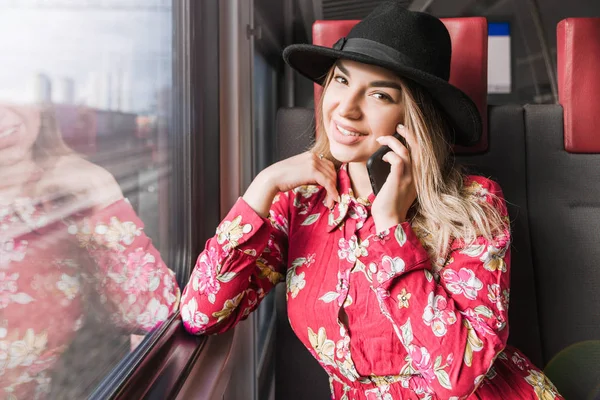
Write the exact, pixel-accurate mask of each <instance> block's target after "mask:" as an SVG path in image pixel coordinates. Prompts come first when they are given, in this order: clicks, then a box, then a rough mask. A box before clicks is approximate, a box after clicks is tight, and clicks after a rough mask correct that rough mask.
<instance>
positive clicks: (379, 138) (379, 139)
mask: <svg viewBox="0 0 600 400" xmlns="http://www.w3.org/2000/svg"><path fill="white" fill-rule="evenodd" d="M382 138H383V136H379V137H378V138H377V139H375V140H377V141H378V142H380V141H381V139H382Z"/></svg>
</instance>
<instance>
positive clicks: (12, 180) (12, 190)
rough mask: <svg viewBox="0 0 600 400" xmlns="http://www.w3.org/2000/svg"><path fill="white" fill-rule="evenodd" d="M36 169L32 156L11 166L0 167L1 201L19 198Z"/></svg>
mask: <svg viewBox="0 0 600 400" xmlns="http://www.w3.org/2000/svg"><path fill="white" fill-rule="evenodd" d="M35 167H36V165H35V162H34V161H33V159H32V157H31V155H29V156H28V157H24V158H22V159H21V160H19V161H17V162H16V163H13V164H10V165H0V200H4V201H7V200H8V201H11V200H12V199H14V197H16V196H18V195H19V193H20V192H21V188H22V187H23V185H24V184H25V182H27V180H28V179H29V177H30V175H31V173H32V172H33V171H34V169H35Z"/></svg>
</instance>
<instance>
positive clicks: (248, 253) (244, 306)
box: [181, 189, 289, 334]
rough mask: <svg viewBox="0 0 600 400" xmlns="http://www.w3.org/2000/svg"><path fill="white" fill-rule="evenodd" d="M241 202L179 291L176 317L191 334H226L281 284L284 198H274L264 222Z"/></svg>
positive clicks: (285, 214)
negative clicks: (182, 289) (178, 316)
mask: <svg viewBox="0 0 600 400" xmlns="http://www.w3.org/2000/svg"><path fill="white" fill-rule="evenodd" d="M249 190H250V189H249ZM245 197H246V196H245ZM245 197H244V198H245ZM265 197H266V196H265ZM244 198H240V199H238V201H237V202H236V204H235V205H234V206H233V208H232V209H231V211H230V212H229V214H227V216H226V217H225V218H224V219H223V221H222V222H221V223H220V224H219V227H218V228H217V232H216V235H215V236H214V237H212V238H211V239H209V240H208V242H207V243H206V248H205V250H204V251H203V252H202V253H201V254H200V256H199V257H198V260H197V262H196V266H195V267H194V271H193V272H192V276H191V277H190V281H189V283H188V284H187V286H186V287H185V289H184V291H183V295H182V301H181V317H182V319H183V323H184V326H185V327H186V329H187V330H188V331H189V332H190V333H193V334H204V333H222V332H224V331H226V330H228V329H229V328H231V327H233V326H234V325H236V324H237V323H238V322H239V321H241V320H243V319H245V318H246V317H247V316H248V315H249V314H250V312H252V311H253V310H255V309H256V308H257V307H258V304H259V302H260V300H262V298H263V297H264V296H265V295H266V294H267V293H268V292H269V290H271V288H273V287H274V286H275V285H276V284H277V283H278V282H281V281H282V280H283V270H284V268H285V261H286V260H285V257H286V256H285V250H286V249H287V225H288V222H287V221H289V216H288V193H281V194H279V195H277V196H276V197H275V199H274V200H273V203H272V205H271V207H270V210H268V213H266V214H269V217H268V218H265V217H262V216H260V215H259V214H257V212H256V211H255V210H254V209H253V208H252V207H251V206H250V205H249V204H248V203H247V202H246V200H244Z"/></svg>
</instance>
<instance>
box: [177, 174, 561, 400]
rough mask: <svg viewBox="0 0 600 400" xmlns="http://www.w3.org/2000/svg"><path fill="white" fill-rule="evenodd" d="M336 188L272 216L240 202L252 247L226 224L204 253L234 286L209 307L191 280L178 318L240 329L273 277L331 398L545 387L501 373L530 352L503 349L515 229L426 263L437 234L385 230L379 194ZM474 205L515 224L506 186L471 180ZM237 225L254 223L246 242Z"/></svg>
mask: <svg viewBox="0 0 600 400" xmlns="http://www.w3.org/2000/svg"><path fill="white" fill-rule="evenodd" d="M338 190H339V193H340V201H339V202H336V204H335V205H334V206H333V207H332V208H331V209H328V208H327V207H326V206H325V205H324V204H323V201H324V199H325V198H326V191H325V189H324V188H322V187H319V186H314V185H310V186H304V187H300V188H297V189H294V190H291V191H288V192H286V193H280V194H279V195H278V196H276V197H275V199H274V200H273V203H272V205H271V209H270V211H269V216H268V218H263V217H261V216H259V215H257V214H256V212H255V211H254V210H253V209H252V208H251V207H250V206H249V205H248V204H246V203H245V201H244V200H243V199H239V200H238V201H237V203H236V204H235V205H234V207H233V208H232V209H231V210H230V212H229V213H228V215H227V216H226V217H225V218H224V219H223V221H225V223H227V221H238V224H239V225H238V227H237V228H236V229H237V232H238V235H237V236H239V232H242V234H243V235H244V236H243V237H242V238H240V241H243V249H240V248H236V247H235V246H232V245H231V244H230V243H231V241H230V240H229V239H227V240H226V239H224V237H223V235H222V229H221V230H220V231H218V233H217V235H216V236H215V237H213V238H212V239H210V240H209V241H208V243H207V246H206V248H205V250H204V252H203V253H202V254H201V255H200V256H199V260H202V259H205V258H206V257H207V254H208V253H209V252H213V250H212V249H213V248H214V249H216V251H215V252H214V254H215V255H216V261H214V262H213V264H214V265H217V264H218V265H219V266H220V267H219V268H220V273H221V274H223V273H231V274H232V279H231V280H229V281H228V282H220V286H219V290H218V292H216V293H215V298H214V300H215V301H214V302H213V301H211V299H209V298H208V296H207V295H206V293H205V291H204V290H203V289H201V288H200V286H199V285H197V284H194V280H192V281H191V282H190V283H189V284H188V285H187V287H186V288H185V290H184V292H183V296H182V318H183V322H184V325H185V327H186V328H187V329H188V331H190V332H192V333H196V334H197V333H209V334H210V333H219V332H224V331H226V330H227V329H230V328H232V327H233V326H235V325H236V324H237V323H238V322H239V321H241V320H242V319H244V318H245V317H246V316H247V315H248V314H249V313H250V312H252V311H253V310H255V309H256V307H257V306H258V304H259V302H260V300H261V299H262V298H263V297H264V295H265V293H267V292H268V291H269V290H272V288H273V287H274V285H275V284H276V283H277V279H274V277H276V276H277V275H276V274H282V275H283V274H285V276H286V286H287V290H286V292H287V303H288V304H287V307H288V318H289V320H290V323H291V326H292V328H293V329H294V331H295V332H296V334H297V335H298V337H299V338H300V340H301V341H302V342H303V343H304V345H305V346H306V347H307V349H308V350H309V351H310V352H311V353H312V355H313V356H314V357H315V358H316V359H317V360H318V361H319V362H320V364H321V365H322V366H323V368H324V369H325V370H326V371H327V373H328V374H329V376H330V380H329V381H330V387H331V392H332V398H333V399H336V400H339V399H342V400H344V399H345V400H350V399H359V400H364V399H384V400H390V399H395V398H407V399H408V398H410V399H429V400H433V399H438V398H440V399H441V398H444V399H452V400H458V399H461V400H462V399H468V400H471V399H475V398H486V399H488V398H489V399H500V398H507V397H498V396H499V395H498V394H497V393H504V394H506V393H520V394H523V393H529V394H530V397H533V396H536V394H535V393H536V390H537V391H540V390H542V389H540V388H541V386H539V385H538V386H536V387H537V389H536V388H534V386H532V385H531V384H530V383H529V382H528V381H527V380H526V379H525V378H526V377H527V376H530V378H529V380H530V381H532V382H534V383H535V382H538V381H537V380H536V379H537V378H536V375H535V374H531V373H529V372H528V371H538V370H537V369H535V368H534V367H533V366H531V365H530V364H526V365H527V368H526V369H520V368H517V367H511V368H497V366H498V365H500V364H504V365H505V364H507V363H510V364H512V363H513V361H512V360H513V359H515V357H514V356H513V357H512V358H510V359H509V358H508V357H506V354H505V353H506V352H510V354H511V355H512V354H513V353H514V354H519V356H521V353H519V352H518V351H516V350H514V349H512V348H510V347H507V345H506V340H507V336H508V329H506V327H507V323H508V322H507V320H508V314H507V312H508V293H509V285H510V281H509V276H510V274H509V268H510V235H509V231H508V229H503V230H502V231H501V232H497V233H496V234H495V235H494V237H493V238H491V239H486V238H484V237H478V238H476V240H474V241H473V242H472V243H463V242H461V241H460V240H455V241H453V243H452V249H451V251H450V252H449V254H448V255H447V256H446V257H445V258H443V259H442V258H440V259H439V260H430V259H429V253H428V251H427V248H426V246H427V238H428V237H429V236H430V235H431V234H432V233H431V232H418V231H416V230H415V229H413V227H412V226H411V225H410V223H409V222H404V223H402V224H398V225H397V226H394V227H391V228H390V229H388V230H386V231H383V232H379V233H376V232H377V231H376V229H375V225H374V221H373V218H372V216H371V215H370V204H371V203H372V199H371V198H369V200H360V199H356V198H355V197H354V194H353V192H352V189H351V182H350V179H349V176H348V173H347V168H346V165H345V164H344V165H342V167H341V168H340V169H339V171H338ZM465 196H466V197H467V198H468V199H470V200H471V201H474V202H488V203H490V204H491V205H493V206H494V207H496V208H497V209H498V211H499V212H500V213H501V214H502V215H503V217H506V215H507V212H506V208H505V205H504V202H503V201H502V193H501V190H500V188H499V187H498V186H497V185H496V184H495V183H494V182H492V181H490V180H488V179H486V178H482V177H467V178H466V181H465ZM323 216H327V218H326V219H325V218H323ZM504 219H506V218H504ZM241 221H244V223H245V224H246V223H247V224H250V225H251V227H250V228H248V229H247V230H248V233H247V234H246V233H243V231H240V228H239V226H241V225H242V223H241ZM221 226H223V225H221ZM234 241H235V239H234ZM211 257H212V256H211ZM204 268H205V266H204V265H203V263H200V262H199V263H197V265H196V268H195V270H194V273H193V275H192V276H195V275H196V274H205V275H206V273H205V272H202V270H203V269H204ZM213 275H214V272H213ZM186 305H188V306H187V307H186ZM184 308H185V312H184V311H183V310H184ZM192 309H193V310H194V311H193V312H190V310H192ZM198 312H200V313H202V315H205V316H206V317H207V318H208V321H207V320H206V319H204V318H203V317H197V316H196V315H197V314H196V313H198ZM199 325H201V327H200V328H199ZM373 335H377V337H376V338H374V337H373ZM522 365H525V364H522ZM539 373H540V374H541V372H539ZM501 374H503V375H504V376H503V377H502V379H499V375H501ZM541 376H543V374H542V375H541ZM507 382H509V384H507ZM535 384H537V383H535ZM497 389H501V390H500V391H498V390H497ZM544 390H545V389H544ZM540 393H542V392H540ZM477 396H479V397H477ZM509 397H510V396H508V398H509ZM552 398H553V399H561V397H560V396H559V395H558V394H556V395H555V396H554V397H552Z"/></svg>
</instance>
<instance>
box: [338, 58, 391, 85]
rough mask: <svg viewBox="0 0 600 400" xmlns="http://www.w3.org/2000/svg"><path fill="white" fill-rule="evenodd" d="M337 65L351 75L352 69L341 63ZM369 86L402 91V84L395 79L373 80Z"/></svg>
mask: <svg viewBox="0 0 600 400" xmlns="http://www.w3.org/2000/svg"><path fill="white" fill-rule="evenodd" d="M336 67H337V68H338V69H339V70H340V71H342V72H343V73H344V74H345V75H348V76H350V71H348V69H347V68H346V67H344V66H343V65H342V64H341V63H338V64H336ZM369 87H386V88H390V89H396V90H399V91H402V86H400V85H399V84H398V83H396V82H393V81H373V82H371V83H369Z"/></svg>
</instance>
